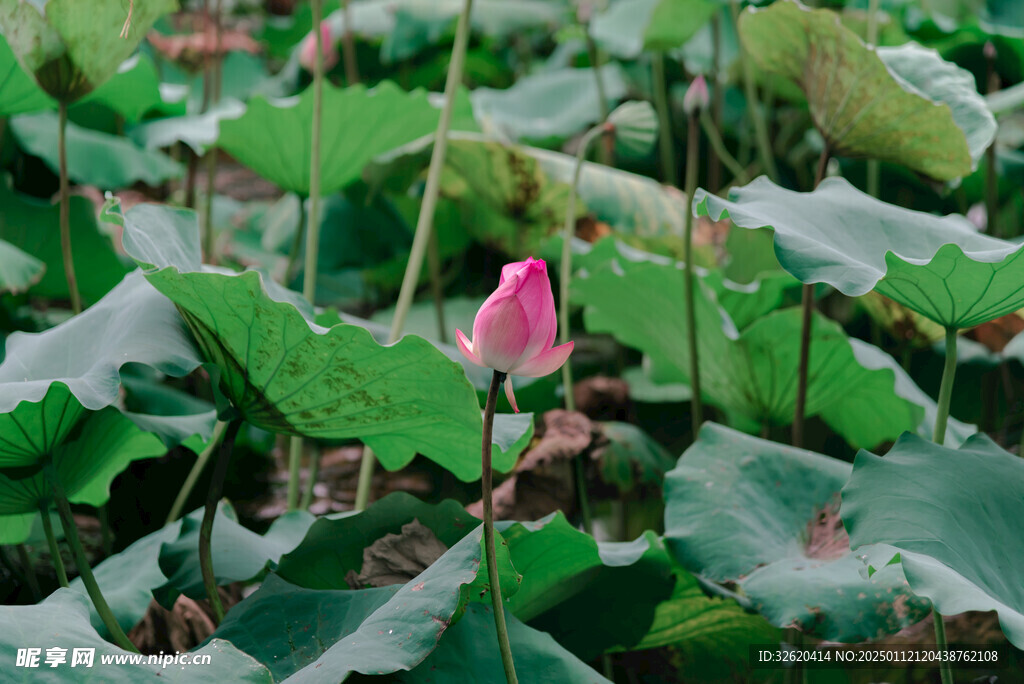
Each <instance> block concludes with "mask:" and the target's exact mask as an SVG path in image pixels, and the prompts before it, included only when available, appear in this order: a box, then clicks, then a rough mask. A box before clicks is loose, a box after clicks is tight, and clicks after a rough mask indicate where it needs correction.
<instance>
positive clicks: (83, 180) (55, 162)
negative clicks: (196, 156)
mask: <svg viewBox="0 0 1024 684" xmlns="http://www.w3.org/2000/svg"><path fill="white" fill-rule="evenodd" d="M57 125H58V124H57V115H56V114H55V113H53V112H40V113H38V114H23V115H21V116H16V117H14V118H13V119H11V123H10V126H11V132H12V133H14V136H15V137H16V138H17V139H18V144H19V145H20V146H21V147H22V149H24V150H25V152H26V153H28V154H31V155H32V156H35V157H39V158H40V159H42V160H43V161H44V162H45V163H46V165H47V167H49V169H50V170H51V171H53V172H54V173H57V172H58V171H59V161H60V160H59V156H58V155H59V151H58V149H57ZM67 153H68V177H69V178H70V179H71V180H72V181H73V182H75V183H80V184H83V185H95V186H97V187H99V188H100V189H103V190H108V189H118V188H124V187H129V186H131V185H134V184H135V183H137V182H140V181H141V182H143V183H145V184H146V185H150V186H153V187H157V186H159V185H161V184H163V183H164V182H165V181H167V180H170V179H171V178H178V177H180V176H182V175H183V174H184V173H185V167H183V166H182V165H181V164H179V163H178V162H176V161H174V160H172V159H171V158H170V157H168V156H167V155H165V154H163V153H162V152H157V151H154V150H143V149H140V148H138V147H136V146H135V145H134V144H133V143H132V142H130V141H129V140H127V139H125V138H123V137H120V136H116V135H111V134H109V133H101V132H99V131H93V130H90V129H88V128H82V127H80V126H77V125H75V124H73V123H68V128H67Z"/></svg>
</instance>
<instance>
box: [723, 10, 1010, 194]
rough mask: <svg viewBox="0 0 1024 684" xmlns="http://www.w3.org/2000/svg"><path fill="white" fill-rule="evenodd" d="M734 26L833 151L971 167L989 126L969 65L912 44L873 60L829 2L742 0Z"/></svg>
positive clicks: (929, 170)
mask: <svg viewBox="0 0 1024 684" xmlns="http://www.w3.org/2000/svg"><path fill="white" fill-rule="evenodd" d="M739 34H740V38H741V40H742V41H743V44H744V46H745V47H746V49H747V51H748V52H749V53H750V54H751V55H752V57H753V58H754V59H755V60H756V61H757V62H758V63H759V64H760V66H761V67H762V68H764V69H765V70H767V71H770V72H773V73H777V74H780V75H782V76H783V77H785V78H788V79H790V80H792V81H795V82H796V83H797V84H798V85H799V86H800V87H801V89H802V90H803V91H804V93H805V94H806V95H807V102H808V105H809V107H810V112H811V116H812V118H813V119H814V123H815V125H816V126H817V127H818V130H820V131H821V133H822V135H823V136H824V137H825V140H826V142H827V143H828V145H829V148H830V149H831V150H832V151H833V152H834V153H835V154H839V155H842V156H846V157H871V158H875V159H881V160H884V161H891V162H896V163H899V164H903V165H905V166H907V167H909V168H911V169H913V170H914V171H917V172H919V173H922V174H925V175H927V176H930V177H932V178H935V179H936V180H952V179H955V178H959V177H962V176H966V175H967V174H969V173H970V172H971V170H972V169H973V168H974V167H975V166H976V165H977V161H978V159H979V158H980V157H981V154H982V153H983V152H984V150H985V148H986V147H988V145H989V144H990V143H991V142H992V138H993V136H994V135H995V128H996V127H995V120H994V119H993V117H992V114H991V112H989V111H988V109H987V107H986V106H985V102H984V100H983V99H982V98H981V96H980V95H978V93H977V91H976V90H975V89H974V79H973V78H972V77H971V76H970V74H967V73H966V72H962V70H960V69H959V68H958V67H956V66H954V65H952V64H949V63H946V62H944V61H943V60H942V59H940V58H939V57H938V55H937V53H934V52H932V51H928V50H923V49H921V48H918V47H915V46H908V47H904V48H901V49H899V50H896V51H890V52H889V53H888V54H887V56H886V59H885V60H883V59H882V58H881V55H880V54H878V53H876V51H875V50H874V49H872V48H869V47H867V46H866V45H864V43H863V42H862V41H861V39H860V38H859V37H858V36H857V34H855V33H854V32H853V31H851V30H850V29H848V28H846V27H844V26H843V25H842V24H841V23H840V21H839V16H838V15H837V14H836V13H834V12H832V11H831V10H810V9H808V8H806V7H804V6H802V5H800V4H799V3H796V2H791V1H788V0H787V1H784V2H777V3H775V4H773V5H771V6H770V7H767V8H764V9H753V8H752V9H748V10H747V11H745V12H744V13H743V15H742V16H741V17H740V22H739ZM890 61H891V62H892V63H891V64H890V63H889V62H890Z"/></svg>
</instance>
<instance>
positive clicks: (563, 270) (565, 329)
mask: <svg viewBox="0 0 1024 684" xmlns="http://www.w3.org/2000/svg"><path fill="white" fill-rule="evenodd" d="M607 131H608V124H602V125H598V126H594V127H593V128H591V129H590V130H589V131H587V132H586V133H585V134H584V135H583V138H582V139H581V140H580V144H579V148H578V149H577V150H576V166H575V168H574V169H573V174H572V185H570V186H569V201H568V203H567V205H566V208H565V224H564V226H563V228H562V263H561V266H560V267H559V269H558V335H559V338H558V340H559V344H565V343H566V342H568V341H569V284H570V282H571V280H572V239H573V236H574V235H575V234H576V231H575V227H576V197H577V195H578V189H579V184H580V173H581V172H582V170H583V160H584V159H585V158H586V156H587V148H589V147H590V144H591V142H593V141H594V139H595V138H597V137H599V136H600V135H601V134H602V133H605V132H607ZM573 387H574V385H573V381H572V368H571V367H570V365H569V362H568V361H566V362H565V364H564V365H563V366H562V388H563V390H564V391H565V410H566V411H575V410H576V395H575V393H574V391H573ZM574 461H575V462H574V464H573V467H574V468H575V471H576V499H577V501H578V503H579V507H580V518H581V520H582V522H583V531H584V532H586V533H587V534H593V533H594V525H593V519H592V518H591V515H590V498H589V497H588V496H587V477H586V462H585V461H584V460H583V456H582V455H581V454H577V455H576V458H575V459H574Z"/></svg>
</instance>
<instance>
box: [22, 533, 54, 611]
mask: <svg viewBox="0 0 1024 684" xmlns="http://www.w3.org/2000/svg"><path fill="white" fill-rule="evenodd" d="M15 548H16V549H17V552H18V563H19V564H20V565H21V571H22V573H23V574H24V575H25V583H26V584H28V589H29V591H30V592H32V599H33V600H34V601H35V602H36V603H38V602H39V601H40V599H42V592H40V591H39V578H37V577H36V573H35V571H34V570H33V569H32V561H31V560H29V557H28V550H27V549H26V548H25V545H24V544H15ZM65 579H66V578H65Z"/></svg>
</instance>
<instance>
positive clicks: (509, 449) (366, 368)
mask: <svg viewBox="0 0 1024 684" xmlns="http://www.w3.org/2000/svg"><path fill="white" fill-rule="evenodd" d="M108 216H109V217H110V218H112V220H117V221H122V220H123V224H124V230H125V239H124V246H125V250H126V251H127V252H128V253H129V254H131V255H132V256H133V257H134V258H135V259H136V260H137V261H139V263H141V264H143V265H145V266H147V267H151V268H150V270H149V271H148V272H147V274H146V278H147V279H148V280H149V282H150V283H151V284H152V285H153V286H154V287H156V288H157V289H158V290H159V291H160V292H162V293H163V294H164V295H166V296H167V297H168V298H169V299H171V301H173V302H174V303H175V304H176V305H177V307H178V310H179V311H180V312H181V315H182V316H183V317H184V319H185V321H186V323H187V324H188V326H189V328H190V329H191V331H192V333H193V335H194V336H195V338H196V340H197V342H198V344H199V347H200V348H201V349H202V352H203V354H204V356H205V358H206V359H207V361H208V362H209V363H212V364H213V365H214V366H216V367H217V369H218V370H219V372H220V387H221V389H222V391H223V392H224V394H225V396H226V397H227V398H228V399H230V400H231V402H232V405H233V406H234V409H235V410H237V411H238V412H239V413H240V414H241V415H242V417H244V418H245V419H246V420H247V421H248V422H249V423H250V424H252V425H254V426H256V427H260V428H262V429H265V430H268V431H271V432H277V433H283V434H290V435H301V436H305V437H311V438H319V439H347V438H353V437H358V438H360V439H362V440H363V441H364V442H365V443H366V444H367V445H369V446H370V447H371V448H372V449H373V450H374V453H375V454H376V455H377V457H378V458H379V459H380V461H381V463H382V464H384V466H385V467H387V468H389V469H397V468H401V467H402V466H404V465H405V464H407V463H408V462H409V461H411V460H412V458H413V456H415V455H416V454H417V453H422V454H423V455H425V456H427V457H428V458H431V459H433V460H435V461H437V462H438V463H440V464H441V465H442V466H444V467H445V468H448V469H449V470H451V471H452V473H454V474H455V475H456V477H459V478H460V479H463V480H472V479H475V478H478V477H479V476H480V467H481V465H480V444H479V442H480V434H481V430H482V426H483V421H482V417H481V411H480V405H479V403H478V402H477V397H476V392H475V391H474V389H473V386H472V385H471V384H470V383H469V381H468V380H467V379H466V376H465V373H464V372H463V371H462V367H461V366H460V365H459V364H457V363H455V362H453V361H451V360H450V359H448V358H447V357H445V355H444V354H442V353H441V352H440V351H438V350H437V349H436V348H435V347H434V346H433V345H431V344H430V343H429V342H427V341H426V340H424V339H423V338H420V337H416V336H414V335H409V336H406V337H405V338H403V339H402V340H400V341H399V342H398V343H397V344H394V345H391V346H386V347H384V346H381V345H379V344H377V342H376V341H374V339H373V337H372V335H371V334H370V333H369V332H368V331H367V330H365V329H364V328H360V327H357V326H354V325H346V324H339V325H335V326H333V327H332V328H330V329H326V328H322V327H320V326H318V325H316V324H315V323H312V322H310V321H309V320H307V319H306V318H305V317H304V316H303V314H302V313H301V311H300V310H299V309H298V308H296V306H295V305H294V304H292V303H291V302H290V301H281V298H282V297H289V298H290V300H292V301H295V300H297V299H298V297H297V295H296V294H295V293H290V295H289V294H288V292H287V291H283V289H282V288H280V287H279V286H278V288H277V289H275V290H274V295H275V297H276V298H272V297H271V295H270V294H268V289H267V288H268V287H269V286H268V285H265V284H264V281H263V279H262V277H261V276H260V275H259V274H258V273H256V272H254V271H250V272H246V273H241V274H237V275H236V274H227V273H223V272H217V273H211V272H201V271H199V270H198V269H199V268H200V267H201V264H200V262H199V257H198V254H199V247H198V245H199V226H198V223H197V222H196V219H195V215H194V214H193V213H192V212H188V211H184V210H175V209H170V208H167V207H159V206H156V205H141V206H138V207H134V208H133V209H132V210H131V211H129V212H128V213H127V215H126V216H125V217H124V218H123V219H122V218H120V215H119V214H115V212H108ZM307 306H308V305H307ZM505 420H507V419H505ZM516 424H517V425H518V426H519V431H517V433H516V434H517V436H516V437H515V439H513V440H511V441H512V443H511V444H510V443H509V439H507V437H508V431H506V430H500V431H496V432H497V433H498V435H499V436H502V435H504V436H505V437H506V438H503V439H502V440H501V441H500V442H496V446H497V449H496V450H495V467H497V468H499V469H502V470H508V469H509V468H511V467H512V465H513V464H514V463H515V459H516V454H517V453H518V451H519V450H520V449H522V447H523V446H525V444H526V442H528V441H529V436H528V435H529V434H530V433H531V431H532V427H533V425H532V421H529V420H527V419H524V418H522V417H519V418H518V420H517V421H516Z"/></svg>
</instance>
